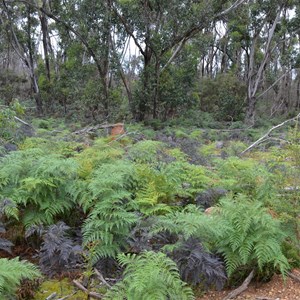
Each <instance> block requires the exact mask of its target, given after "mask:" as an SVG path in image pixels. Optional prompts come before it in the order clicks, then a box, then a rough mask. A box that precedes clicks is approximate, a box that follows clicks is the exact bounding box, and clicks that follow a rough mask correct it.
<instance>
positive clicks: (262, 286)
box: [197, 271, 300, 300]
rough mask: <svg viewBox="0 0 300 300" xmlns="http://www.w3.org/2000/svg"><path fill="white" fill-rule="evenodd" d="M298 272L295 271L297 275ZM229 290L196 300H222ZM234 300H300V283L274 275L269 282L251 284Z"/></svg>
mask: <svg viewBox="0 0 300 300" xmlns="http://www.w3.org/2000/svg"><path fill="white" fill-rule="evenodd" d="M298 274H299V271H297V275H298ZM230 291H231V290H223V291H221V292H216V291H209V292H207V293H206V294H205V295H204V296H203V297H200V298H197V300H222V299H224V298H225V296H227V295H228V294H229V293H230ZM235 299H236V300H300V282H297V281H295V280H294V279H291V278H286V279H285V280H283V278H282V276H281V275H274V276H273V277H272V279H271V280H270V281H269V282H266V283H261V282H252V283H251V284H250V285H249V287H248V289H247V290H246V291H244V292H243V293H242V294H240V295H239V296H238V297H237V298H235Z"/></svg>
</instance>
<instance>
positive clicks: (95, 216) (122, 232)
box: [82, 161, 138, 262]
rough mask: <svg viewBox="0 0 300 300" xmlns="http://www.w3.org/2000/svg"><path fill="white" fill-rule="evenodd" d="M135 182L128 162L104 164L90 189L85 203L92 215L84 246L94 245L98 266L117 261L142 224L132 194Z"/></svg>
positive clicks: (87, 221)
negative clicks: (106, 260) (107, 260)
mask: <svg viewBox="0 0 300 300" xmlns="http://www.w3.org/2000/svg"><path fill="white" fill-rule="evenodd" d="M133 178H134V168H133V166H132V165H131V164H130V163H128V162H124V161H116V162H115V163H114V164H103V165H102V166H101V167H99V168H98V169H97V170H95V172H94V173H93V177H92V179H91V182H90V183H89V185H88V186H87V188H88V191H87V192H88V193H89V194H90V199H89V200H88V201H87V202H82V206H83V208H84V210H85V211H87V212H89V214H88V217H87V219H86V220H85V222H84V225H83V228H82V231H83V239H84V244H85V245H89V244H94V247H95V250H94V251H95V255H94V262H96V261H97V260H98V259H100V258H103V257H115V256H116V254H117V253H119V252H120V251H121V248H122V247H124V246H125V245H126V237H127V236H128V234H129V232H130V230H131V227H132V226H133V225H134V224H135V222H136V221H137V220H138V216H137V214H136V213H134V212H133V210H134V203H133V201H132V200H131V193H130V191H129V190H130V189H131V184H132V181H133Z"/></svg>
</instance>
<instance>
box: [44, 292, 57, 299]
mask: <svg viewBox="0 0 300 300" xmlns="http://www.w3.org/2000/svg"><path fill="white" fill-rule="evenodd" d="M56 296H57V293H56V292H54V293H52V294H50V295H49V296H48V297H47V298H46V299H45V300H52V299H54V298H56Z"/></svg>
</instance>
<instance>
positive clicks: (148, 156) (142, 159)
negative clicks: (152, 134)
mask: <svg viewBox="0 0 300 300" xmlns="http://www.w3.org/2000/svg"><path fill="white" fill-rule="evenodd" d="M162 147H163V144H162V143H161V142H158V141H150V140H146V141H141V142H138V143H136V144H134V145H133V146H132V147H131V148H130V150H129V152H128V155H129V157H130V158H131V159H132V160H134V161H135V162H138V163H154V162H157V160H158V158H159V155H160V154H161V153H162Z"/></svg>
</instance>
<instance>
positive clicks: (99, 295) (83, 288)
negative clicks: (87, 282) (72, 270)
mask: <svg viewBox="0 0 300 300" xmlns="http://www.w3.org/2000/svg"><path fill="white" fill-rule="evenodd" d="M73 283H74V284H75V285H76V286H77V287H78V288H79V289H80V290H82V291H83V292H85V293H86V294H87V295H89V296H90V297H91V298H95V299H102V298H103V296H102V295H101V294H98V293H95V292H90V291H89V290H88V289H86V288H85V287H84V286H83V285H82V284H81V283H80V282H78V281H77V280H75V279H74V280H73Z"/></svg>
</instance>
